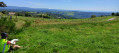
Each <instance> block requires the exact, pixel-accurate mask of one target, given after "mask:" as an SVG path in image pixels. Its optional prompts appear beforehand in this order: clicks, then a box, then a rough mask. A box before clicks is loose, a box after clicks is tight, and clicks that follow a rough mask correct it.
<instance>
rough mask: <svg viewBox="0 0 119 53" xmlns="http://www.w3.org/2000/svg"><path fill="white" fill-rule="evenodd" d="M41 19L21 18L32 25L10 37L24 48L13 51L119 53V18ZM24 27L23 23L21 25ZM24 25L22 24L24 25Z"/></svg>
mask: <svg viewBox="0 0 119 53" xmlns="http://www.w3.org/2000/svg"><path fill="white" fill-rule="evenodd" d="M110 18H113V16H108V17H97V18H94V19H91V18H88V19H40V18H27V17H26V18H24V17H18V22H16V23H17V25H20V21H24V20H27V21H31V22H32V25H31V26H29V27H28V28H25V29H24V30H23V31H22V32H19V33H18V34H16V35H10V36H9V39H14V38H18V39H19V40H20V41H19V42H17V44H18V45H21V46H22V47H23V48H22V49H20V50H16V51H13V52H11V53H119V33H118V32H119V30H118V29H119V17H117V18H116V20H113V21H107V20H108V19H110ZM20 26H21V25H20ZM21 27H22V26H21Z"/></svg>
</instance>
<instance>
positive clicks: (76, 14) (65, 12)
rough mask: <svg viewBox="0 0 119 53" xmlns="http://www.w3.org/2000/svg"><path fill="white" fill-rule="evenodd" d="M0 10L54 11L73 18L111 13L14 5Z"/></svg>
mask: <svg viewBox="0 0 119 53" xmlns="http://www.w3.org/2000/svg"><path fill="white" fill-rule="evenodd" d="M1 10H8V11H15V12H19V11H29V12H48V13H55V14H60V15H64V16H70V17H73V18H90V17H91V15H96V16H102V15H104V16H108V15H111V13H109V12H108V13H107V12H85V11H72V10H57V9H47V8H28V7H16V6H8V7H5V8H0V11H1Z"/></svg>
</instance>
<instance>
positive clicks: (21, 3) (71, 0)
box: [0, 0, 119, 12]
mask: <svg viewBox="0 0 119 53" xmlns="http://www.w3.org/2000/svg"><path fill="white" fill-rule="evenodd" d="M1 1H2V2H4V3H6V4H7V6H18V7H30V8H48V9H62V10H80V11H81V10H83V11H108V12H119V4H118V3H119V0H0V2H1Z"/></svg>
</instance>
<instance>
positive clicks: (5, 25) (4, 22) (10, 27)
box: [0, 17, 15, 33]
mask: <svg viewBox="0 0 119 53" xmlns="http://www.w3.org/2000/svg"><path fill="white" fill-rule="evenodd" d="M14 28H15V23H14V22H13V21H12V20H10V19H7V17H1V19H0V33H1V32H7V33H10V32H13V31H14Z"/></svg>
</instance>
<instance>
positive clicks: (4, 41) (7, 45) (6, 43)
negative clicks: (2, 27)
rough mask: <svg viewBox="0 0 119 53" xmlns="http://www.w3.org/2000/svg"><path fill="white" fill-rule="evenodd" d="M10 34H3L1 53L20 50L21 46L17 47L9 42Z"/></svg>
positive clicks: (0, 46) (0, 44)
mask: <svg viewBox="0 0 119 53" xmlns="http://www.w3.org/2000/svg"><path fill="white" fill-rule="evenodd" d="M7 38H8V34H7V33H4V32H3V33H1V39H0V53H5V52H9V51H11V50H16V49H20V48H21V46H18V45H15V44H13V43H11V41H8V40H7Z"/></svg>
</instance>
